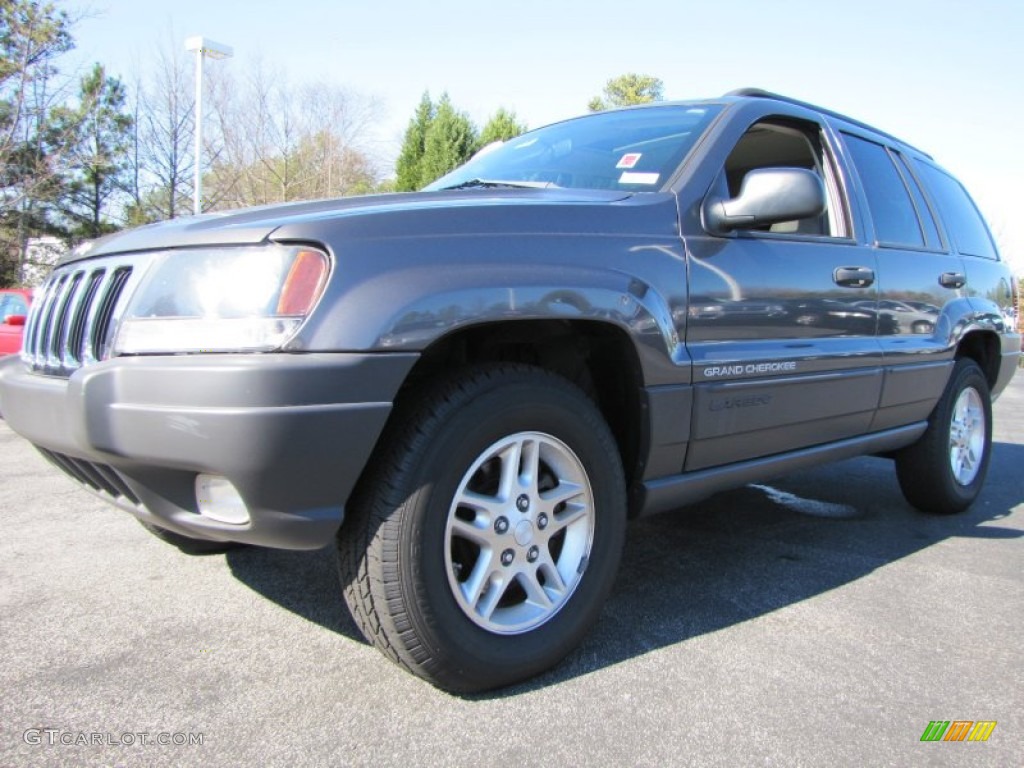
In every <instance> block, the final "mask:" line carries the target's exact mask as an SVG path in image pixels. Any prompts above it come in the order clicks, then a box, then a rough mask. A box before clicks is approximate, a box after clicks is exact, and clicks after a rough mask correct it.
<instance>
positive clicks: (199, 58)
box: [185, 36, 234, 215]
mask: <svg viewBox="0 0 1024 768" xmlns="http://www.w3.org/2000/svg"><path fill="white" fill-rule="evenodd" d="M185 50H186V51H192V52H195V54H196V162H195V181H194V183H193V185H192V211H193V213H195V214H196V215H198V214H200V213H202V212H203V168H202V151H203V57H204V56H209V57H210V58H211V59H226V58H228V57H229V56H231V55H232V54H233V53H234V51H233V50H232V48H231V46H230V45H224V44H222V43H215V42H214V41H213V40H208V39H207V38H205V37H199V36H196V37H189V38H186V40H185Z"/></svg>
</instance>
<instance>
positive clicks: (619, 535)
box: [338, 365, 626, 692]
mask: <svg viewBox="0 0 1024 768" xmlns="http://www.w3.org/2000/svg"><path fill="white" fill-rule="evenodd" d="M394 422H395V423H396V424H397V425H399V426H398V428H397V429H394V430H392V431H391V432H390V434H389V435H388V437H387V438H386V439H387V440H388V443H387V447H386V448H385V450H383V451H382V452H380V454H379V455H378V457H377V458H378V461H379V465H378V466H376V467H375V468H374V469H375V471H374V472H373V474H372V476H371V477H370V478H368V479H367V481H366V482H364V483H362V484H361V487H360V489H359V490H358V491H357V493H356V495H355V496H354V497H353V500H352V502H351V503H350V505H349V510H348V512H349V515H348V518H347V519H346V522H345V524H344V525H343V526H342V530H341V532H340V533H339V538H338V552H339V565H340V573H341V581H342V584H343V587H344V591H345V597H346V601H347V602H348V605H349V607H350V609H351V610H352V613H353V615H354V617H355V618H356V620H357V623H358V624H359V625H360V627H361V629H362V631H363V633H364V634H365V635H366V637H367V639H368V640H369V641H370V642H371V643H373V644H374V645H376V646H377V647H378V648H379V649H380V650H381V651H383V652H384V653H385V654H386V655H387V656H389V657H390V658H392V659H393V660H395V661H397V662H398V663H400V664H402V665H403V666H405V667H407V668H408V669H410V670H411V671H412V672H414V673H415V674H417V675H419V676H421V677H423V678H425V679H427V680H429V681H430V682H432V683H434V684H435V685H438V686H440V687H442V688H446V689H448V690H452V691H457V692H474V691H481V690H486V689H489V688H495V687H498V686H501V685H507V684H510V683H514V682H518V681H520V680H523V679H525V678H527V677H530V676H532V675H535V674H537V673H539V672H542V671H543V670H545V669H547V668H548V667H550V666H552V665H553V664H555V663H557V662H558V661H559V660H560V659H561V658H562V657H563V656H565V654H567V653H568V652H569V651H571V650H572V649H573V648H574V647H575V646H576V645H577V644H578V643H579V642H580V641H581V639H582V638H583V636H584V634H585V633H586V631H587V630H588V629H589V627H590V626H591V625H592V624H593V622H594V621H595V620H596V618H597V616H598V614H599V612H600V609H601V606H602V604H603V602H604V600H605V597H606V596H607V594H608V592H609V590H610V588H611V586H612V582H613V580H614V577H615V572H616V569H617V567H618V561H619V556H620V552H621V549H622V541H623V536H624V530H625V512H626V503H625V489H624V482H623V475H622V467H621V463H620V460H619V455H618V450H617V447H616V444H615V441H614V438H613V437H612V435H611V432H610V430H609V429H608V427H607V425H606V424H605V422H604V420H603V418H602V417H601V414H600V412H599V411H598V410H597V408H596V407H595V406H594V404H593V403H592V402H591V401H590V400H589V398H587V397H586V395H584V394H583V393H582V392H581V391H580V390H578V389H577V388H576V387H574V386H573V385H572V384H570V383H569V382H568V381H566V380H564V379H562V378H560V377H558V376H555V375H552V374H550V373H547V372H545V371H543V370H540V369H536V368H531V367H528V366H522V365H493V366H487V367H481V368H476V369H472V370H471V371H469V372H468V373H466V374H465V375H463V376H460V377H459V378H457V379H454V380H453V381H450V382H448V383H447V384H442V385H439V386H435V387H433V388H432V389H431V390H430V391H429V392H427V393H426V394H425V396H424V397H423V398H422V400H421V401H420V403H419V405H418V407H416V408H413V409H409V410H404V411H398V412H396V414H395V418H394Z"/></svg>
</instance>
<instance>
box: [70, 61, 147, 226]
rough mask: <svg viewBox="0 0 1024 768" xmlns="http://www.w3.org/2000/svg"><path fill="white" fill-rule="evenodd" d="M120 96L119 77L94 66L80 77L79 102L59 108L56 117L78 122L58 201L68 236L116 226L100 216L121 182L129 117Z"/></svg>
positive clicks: (121, 187) (120, 187)
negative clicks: (63, 190)
mask: <svg viewBox="0 0 1024 768" xmlns="http://www.w3.org/2000/svg"><path fill="white" fill-rule="evenodd" d="M125 99H126V93H125V88H124V85H122V83H121V81H120V80H118V79H117V78H114V77H108V76H107V73H106V71H105V70H104V68H103V66H102V65H100V64H96V65H94V66H93V68H92V71H91V72H89V73H88V74H86V75H85V76H84V77H83V78H82V81H81V86H80V93H79V103H78V106H77V107H76V108H74V109H69V108H64V109H61V110H58V115H59V119H61V120H63V121H66V123H67V124H68V125H75V126H79V130H78V137H77V141H76V142H75V143H74V145H73V147H72V149H71V151H70V152H69V153H68V156H67V176H68V187H67V190H68V191H67V196H66V198H65V199H64V200H62V202H61V208H62V212H63V214H64V216H66V217H67V219H68V221H69V230H70V234H71V235H72V237H73V238H93V237H99V236H100V235H103V234H106V233H108V232H112V231H114V230H115V229H117V227H116V226H115V225H113V224H112V223H111V222H110V221H109V219H107V217H106V215H105V214H106V212H107V209H108V208H109V206H110V202H111V200H112V198H113V197H114V196H115V195H116V194H117V193H118V192H119V191H121V190H122V189H123V186H124V182H125V181H126V179H125V174H126V172H127V169H128V160H129V155H128V149H129V143H130V138H131V136H130V131H131V127H132V117H131V115H129V114H127V113H126V112H125Z"/></svg>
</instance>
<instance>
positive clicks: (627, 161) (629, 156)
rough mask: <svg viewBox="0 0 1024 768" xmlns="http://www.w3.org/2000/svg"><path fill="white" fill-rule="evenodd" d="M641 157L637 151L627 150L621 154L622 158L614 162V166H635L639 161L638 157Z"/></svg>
mask: <svg viewBox="0 0 1024 768" xmlns="http://www.w3.org/2000/svg"><path fill="white" fill-rule="evenodd" d="M641 157H643V155H641V154H640V153H639V152H627V153H626V154H624V155H623V156H622V159H621V160H619V162H618V163H616V165H615V167H616V168H636V164H637V163H639V162H640V158H641Z"/></svg>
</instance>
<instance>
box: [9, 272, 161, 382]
mask: <svg viewBox="0 0 1024 768" xmlns="http://www.w3.org/2000/svg"><path fill="white" fill-rule="evenodd" d="M139 266H140V265H139V264H137V263H136V261H135V260H126V259H102V260H96V261H85V262H81V263H78V264H72V265H68V266H66V267H60V268H58V269H57V270H55V271H54V273H53V274H52V275H51V276H50V277H49V278H48V279H47V281H46V282H45V283H44V284H43V287H42V288H40V289H39V291H37V293H36V300H35V301H34V302H33V304H32V311H31V313H30V314H29V319H28V324H27V325H26V327H25V337H24V342H23V347H22V353H21V357H22V359H23V360H24V361H25V362H26V363H27V364H28V365H29V367H31V368H32V370H34V371H39V372H41V373H47V374H52V375H57V376H68V375H70V374H71V373H72V372H73V371H75V370H77V369H78V368H81V367H82V366H83V365H89V364H90V363H94V362H97V361H98V360H103V359H104V358H106V357H107V354H108V352H109V347H110V344H112V343H113V340H114V339H113V336H114V331H115V326H116V321H117V318H118V314H119V313H118V309H119V300H120V299H121V298H122V297H125V296H126V291H125V287H126V286H127V285H128V284H129V282H130V281H131V280H132V275H133V274H134V273H136V272H141V270H139Z"/></svg>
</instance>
